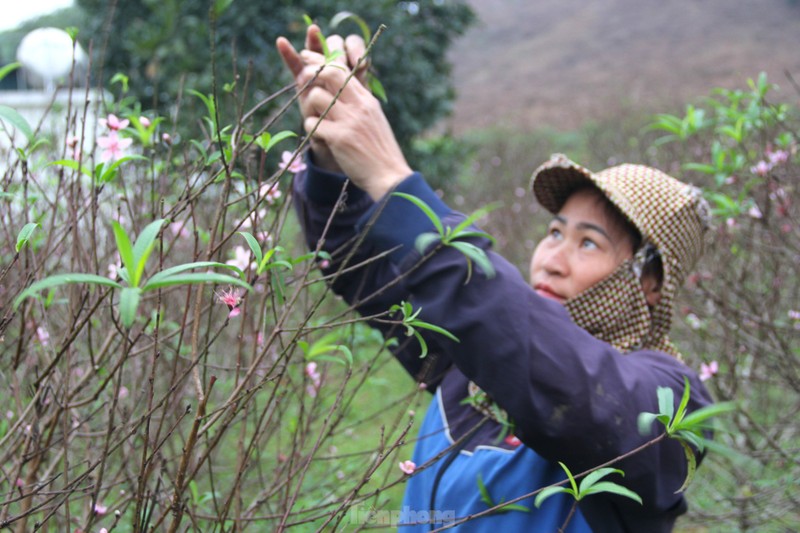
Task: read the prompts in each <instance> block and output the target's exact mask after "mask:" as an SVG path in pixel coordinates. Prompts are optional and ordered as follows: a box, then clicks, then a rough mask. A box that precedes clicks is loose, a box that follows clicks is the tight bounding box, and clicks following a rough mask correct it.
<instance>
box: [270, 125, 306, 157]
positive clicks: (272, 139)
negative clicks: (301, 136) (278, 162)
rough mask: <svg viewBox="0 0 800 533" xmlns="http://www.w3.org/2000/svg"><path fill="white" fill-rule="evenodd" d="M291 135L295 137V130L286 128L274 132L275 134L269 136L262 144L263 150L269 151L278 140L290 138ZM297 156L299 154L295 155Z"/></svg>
mask: <svg viewBox="0 0 800 533" xmlns="http://www.w3.org/2000/svg"><path fill="white" fill-rule="evenodd" d="M292 137H297V134H296V133H295V132H293V131H288V130H287V131H279V132H278V133H276V134H275V135H273V136H272V137H270V139H269V140H268V141H267V143H266V144H265V145H264V146H262V148H263V149H264V151H265V152H269V151H270V149H272V147H274V146H275V145H276V144H278V143H279V142H281V141H283V140H286V139H291V138H292ZM297 157H300V156H297Z"/></svg>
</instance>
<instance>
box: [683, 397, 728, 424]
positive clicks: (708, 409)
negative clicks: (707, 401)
mask: <svg viewBox="0 0 800 533" xmlns="http://www.w3.org/2000/svg"><path fill="white" fill-rule="evenodd" d="M735 410H736V403H735V402H723V403H714V404H711V405H707V406H705V407H701V408H700V409H697V410H696V411H692V412H691V413H689V414H688V415H686V416H685V417H684V418H683V421H682V422H681V424H680V429H686V428H690V427H695V426H697V425H699V424H700V423H702V422H705V421H706V420H708V419H709V418H711V417H714V416H719V415H721V414H724V413H728V412H731V411H735Z"/></svg>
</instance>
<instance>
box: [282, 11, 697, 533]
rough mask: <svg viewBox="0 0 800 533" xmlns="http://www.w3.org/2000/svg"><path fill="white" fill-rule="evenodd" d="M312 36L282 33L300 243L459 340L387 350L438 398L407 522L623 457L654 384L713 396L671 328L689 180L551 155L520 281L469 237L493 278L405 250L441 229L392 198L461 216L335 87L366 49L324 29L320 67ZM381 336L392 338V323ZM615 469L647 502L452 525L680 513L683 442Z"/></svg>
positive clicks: (691, 214) (363, 297) (376, 116)
mask: <svg viewBox="0 0 800 533" xmlns="http://www.w3.org/2000/svg"><path fill="white" fill-rule="evenodd" d="M318 35H319V30H318V28H316V27H314V26H312V27H311V28H310V29H309V32H308V36H307V43H306V44H307V49H306V50H304V51H303V52H301V53H300V54H297V53H296V52H295V51H294V49H293V48H292V47H291V45H289V43H288V41H286V40H285V39H279V41H278V43H277V44H278V49H279V51H280V53H281V55H282V57H283V58H284V61H285V63H286V64H287V66H288V68H289V69H290V70H291V72H292V73H293V75H294V76H295V78H296V81H297V83H298V87H304V86H305V84H306V83H308V82H311V85H310V88H309V89H308V90H306V91H303V92H302V94H301V95H300V106H301V110H302V112H303V115H304V117H305V127H306V129H307V130H308V131H310V132H311V131H313V132H314V133H313V137H312V151H311V155H310V158H309V169H308V171H307V172H305V173H303V174H300V175H298V177H297V178H296V180H295V188H294V191H295V196H294V199H295V202H296V205H297V209H298V213H299V216H300V219H301V222H302V224H303V228H304V231H305V235H306V239H307V242H308V245H309V246H310V247H311V248H312V249H316V248H317V246H318V245H320V244H321V245H322V247H323V248H324V249H325V250H327V251H329V252H330V253H331V254H332V256H333V261H331V263H330V265H328V266H327V268H326V273H328V274H334V277H333V280H334V281H333V283H332V285H333V289H334V290H335V291H336V292H337V293H339V294H341V295H342V296H344V297H345V299H346V300H347V301H348V302H350V303H352V304H354V305H355V306H356V307H357V309H358V310H359V312H361V313H362V314H364V315H367V316H372V315H377V314H379V313H384V312H386V311H387V310H388V309H389V308H390V307H391V306H392V305H394V304H398V303H400V302H402V301H409V302H411V303H412V304H413V306H414V308H415V309H420V310H421V311H420V314H419V318H420V319H421V320H424V321H426V322H429V323H432V324H435V325H437V326H440V327H442V328H444V329H446V330H448V331H449V332H450V333H452V334H453V335H454V336H455V337H457V338H458V340H459V342H455V341H453V340H451V339H449V338H446V337H445V336H441V335H436V334H433V335H426V340H427V343H428V345H429V347H430V353H429V355H428V356H427V357H425V358H420V357H419V354H420V347H419V346H418V345H417V344H416V342H412V341H410V340H406V341H405V342H404V343H401V344H400V345H399V347H398V348H397V349H396V351H395V355H396V357H397V358H398V360H399V361H400V362H401V363H402V364H403V365H404V366H405V368H406V369H407V370H408V371H409V372H410V373H411V374H412V375H413V376H414V377H415V378H416V379H417V380H418V381H419V382H420V383H424V384H426V386H427V387H428V388H429V390H432V391H434V393H435V399H434V401H433V402H432V403H431V407H430V409H429V411H428V413H427V414H426V417H425V420H424V422H423V425H422V428H421V431H420V437H419V440H418V443H417V446H416V449H415V452H414V462H415V463H416V464H417V465H420V468H419V469H418V470H417V471H416V472H415V474H414V475H413V476H411V477H410V479H409V481H408V485H407V489H406V497H405V501H404V507H403V509H402V510H401V513H400V516H401V523H402V525H403V527H401V529H402V530H403V531H406V530H413V529H414V528H418V529H420V530H428V529H430V528H431V527H433V526H436V525H444V524H446V523H448V522H452V521H453V520H454V519H459V518H462V517H467V516H472V515H475V514H477V513H480V512H481V511H485V510H486V509H488V508H489V507H491V506H492V505H493V504H498V503H501V502H508V501H510V500H513V499H515V498H518V497H520V496H523V495H526V494H530V493H532V492H534V491H536V490H537V489H539V488H541V487H544V486H548V485H550V484H553V483H556V482H558V481H562V480H563V479H564V473H563V471H562V470H561V468H560V467H559V465H558V462H563V463H565V464H566V465H567V466H568V467H569V468H570V470H571V471H572V472H573V473H579V472H583V471H585V470H587V469H590V468H594V467H596V466H598V465H600V464H604V463H606V462H608V461H611V460H613V459H615V458H618V457H621V456H625V455H626V454H628V453H629V452H631V451H632V450H635V449H636V448H638V447H639V446H642V445H643V444H645V443H646V442H647V441H650V440H652V439H653V438H654V437H655V436H656V430H655V429H654V430H653V433H652V434H649V435H640V433H639V431H638V430H637V425H636V422H637V417H638V414H639V413H641V412H645V411H647V412H657V411H658V406H657V397H656V389H657V388H658V387H670V388H672V389H674V391H675V396H676V397H677V398H679V397H680V396H681V393H682V392H683V388H684V378H687V379H688V380H689V382H690V386H691V392H692V395H691V399H690V403H689V410H690V411H691V410H694V409H697V408H699V407H702V406H704V405H707V404H708V403H709V402H710V399H709V396H708V394H707V392H706V390H705V389H704V388H703V386H702V384H701V382H700V380H699V379H698V377H697V375H696V373H695V372H693V371H692V370H691V369H689V368H688V367H686V366H685V365H683V364H682V363H681V361H680V356H679V354H678V353H677V351H676V349H675V348H674V347H673V346H672V344H671V343H670V342H669V340H668V337H667V334H668V331H669V325H670V316H671V311H672V302H673V300H674V295H675V292H676V290H677V289H678V287H680V285H681V283H682V281H683V278H684V277H685V275H686V273H687V272H688V270H689V269H690V268H691V267H692V265H693V264H694V262H695V261H696V259H697V258H698V257H699V255H700V254H701V252H702V243H703V234H704V232H705V229H706V209H705V204H704V202H703V201H702V198H701V197H700V196H699V194H697V192H696V191H695V189H693V188H691V187H688V186H686V185H684V184H682V183H681V182H679V181H677V180H675V179H673V178H671V177H669V176H667V175H665V174H663V173H661V172H659V171H657V170H655V169H652V168H649V167H644V166H641V165H622V166H619V167H613V168H611V169H606V170H605V171H602V172H599V173H597V174H594V173H592V172H589V171H588V170H586V169H585V168H583V167H581V166H579V165H577V164H575V163H573V162H571V161H569V160H568V159H567V158H565V157H564V156H556V157H554V158H553V159H552V160H551V161H549V162H548V163H546V164H544V165H543V166H542V167H540V168H539V169H537V171H536V172H535V173H534V176H533V191H534V194H535V195H536V197H537V199H538V200H539V202H540V203H541V204H542V205H543V206H544V207H546V208H547V209H548V210H550V211H551V212H552V213H553V214H554V219H553V221H552V222H551V224H550V227H549V230H548V234H547V236H545V238H544V239H543V240H542V241H541V242H540V244H539V245H538V247H537V248H536V251H535V252H534V254H533V257H532V260H531V279H530V283H527V282H525V280H523V278H522V277H521V276H520V275H519V272H518V271H517V269H516V268H515V267H514V266H512V265H510V264H509V263H508V262H506V261H505V260H504V259H503V258H502V257H500V256H499V255H497V254H495V253H493V252H492V251H491V250H490V248H489V242H488V240H486V239H482V238H477V237H473V238H471V239H470V242H471V243H473V244H475V245H477V246H480V247H481V248H483V249H484V250H485V251H486V253H487V254H488V257H489V259H490V261H491V263H492V266H493V271H494V272H493V275H491V276H489V275H486V274H485V273H481V272H476V271H474V269H473V268H472V266H471V265H470V264H468V261H467V259H466V258H465V256H464V255H462V254H461V253H460V252H459V251H458V250H456V249H455V248H453V247H449V246H440V247H435V245H431V246H428V247H427V248H426V249H425V250H423V251H422V252H420V251H419V250H417V249H416V248H415V242H416V241H417V239H418V237H419V236H420V235H422V234H424V233H427V232H431V231H433V230H434V228H433V224H432V222H431V221H430V219H429V218H428V217H427V216H426V215H425V214H424V213H423V212H422V211H421V210H420V209H419V208H418V207H417V206H416V205H414V203H412V202H410V201H408V200H407V199H406V198H404V197H402V196H400V195H393V194H391V193H392V192H401V193H406V194H409V195H412V196H415V197H417V198H419V199H421V200H423V201H424V202H426V203H427V204H428V205H429V206H430V207H431V208H432V209H433V211H434V212H435V213H436V214H437V215H438V216H439V217H440V219H441V220H442V222H443V224H444V225H445V226H450V227H455V226H456V225H457V224H458V223H459V222H460V221H461V220H463V216H462V215H460V214H459V213H456V212H455V211H453V210H451V209H450V208H449V207H448V206H447V205H445V204H444V203H443V202H442V201H441V200H440V199H439V198H438V197H437V196H436V194H435V193H434V192H433V191H432V190H431V189H430V187H429V186H428V185H427V183H426V182H425V180H424V179H423V177H422V176H421V175H419V174H418V173H415V172H413V171H412V170H411V169H410V167H409V166H408V164H407V162H406V161H405V158H404V157H403V155H402V152H401V151H400V149H399V147H398V146H397V143H396V141H395V139H394V136H393V134H392V131H391V128H390V127H389V125H388V122H387V121H386V119H385V117H384V115H383V113H382V111H381V109H380V104H379V103H378V102H377V101H376V100H375V99H374V98H373V97H372V95H371V94H370V93H369V91H367V90H366V89H365V88H364V86H363V85H362V84H361V83H359V82H357V81H355V80H351V81H350V82H349V83H347V84H345V82H346V81H347V76H348V74H349V70H348V69H347V68H346V67H347V66H358V62H357V60H358V58H359V57H360V56H361V55H362V54H363V50H364V47H363V42H361V41H359V40H358V39H353V38H348V41H347V43H346V44H345V42H344V41H342V40H341V39H339V38H338V37H335V36H334V37H329V38H328V46H329V47H331V48H334V49H335V48H343V49H345V50H346V54H344V55H343V56H342V59H341V65H340V66H339V67H338V68H324V69H322V71H321V72H319V67H320V65H321V64H322V63H324V58H323V57H322V56H321V55H320V54H319V53H318V52H316V51H318V50H320V45H319V42H318ZM315 50H316V51H315ZM343 86H344V89H342V91H341V94H340V95H339V97H338V99H336V101H335V103H334V100H335V98H336V97H335V96H334V95H336V94H337V92H338V91H339V89H340V88H342V87H343ZM332 104H333V105H332ZM323 115H324V118H323V120H322V121H321V122H320V121H319V119H320V117H322V116H323ZM359 264H362V265H363V266H362V267H360V268H349V269H347V270H345V269H344V268H343V267H352V266H353V265H359ZM372 325H373V326H374V327H376V328H379V329H380V330H381V331H382V332H383V334H384V335H386V336H398V337H401V335H400V333H401V331H403V330H402V328H397V327H392V326H391V325H389V324H387V323H386V322H379V321H374V322H373V323H372ZM412 340H413V339H412ZM614 466H615V467H616V468H620V469H621V470H623V471H624V472H625V477H624V478H622V477H619V476H617V477H616V478H614V479H611V481H614V482H616V483H619V484H621V485H624V486H625V487H627V488H629V489H630V490H633V491H634V492H636V493H637V494H638V495H639V496H640V497H641V499H642V504H641V505H640V504H639V503H637V502H635V501H633V500H631V499H627V498H624V497H620V496H614V495H611V494H608V493H601V494H598V495H594V496H590V497H588V498H585V499H584V500H582V501H581V503H580V505H579V506H578V509H577V512H573V511H574V509H573V504H574V502H573V500H572V499H571V498H569V497H567V496H565V495H563V494H562V495H556V496H553V497H551V498H549V499H548V500H546V501H545V503H544V504H543V505H542V506H541V508H536V507H534V506H533V504H532V501H531V498H529V499H524V500H521V501H520V502H519V503H520V505H522V506H523V507H522V508H520V507H514V508H513V509H512V510H505V511H503V512H498V513H493V514H489V515H487V516H481V517H479V518H477V519H475V520H471V521H468V522H465V523H464V524H463V525H462V526H461V528H462V530H465V531H470V530H474V531H484V530H489V529H494V528H502V530H504V531H555V530H558V529H559V528H560V527H562V525H563V524H564V523H565V522H567V521H568V526H567V529H566V531H572V532H578V531H648V532H649V531H669V530H671V529H672V525H673V523H674V520H675V518H676V517H677V516H678V515H680V514H681V513H683V512H685V510H686V502H685V500H684V498H683V496H682V495H681V494H676V491H677V490H678V489H679V488H680V486H681V484H682V482H683V480H684V478H685V476H686V469H687V466H686V459H685V457H684V452H683V449H682V448H681V446H680V445H679V444H678V443H677V442H674V441H667V440H664V441H661V442H659V443H658V444H656V445H653V446H650V447H647V448H645V449H644V450H642V451H640V452H638V453H634V454H631V455H628V456H626V457H624V458H623V459H621V460H619V461H617V462H616V463H615V464H614Z"/></svg>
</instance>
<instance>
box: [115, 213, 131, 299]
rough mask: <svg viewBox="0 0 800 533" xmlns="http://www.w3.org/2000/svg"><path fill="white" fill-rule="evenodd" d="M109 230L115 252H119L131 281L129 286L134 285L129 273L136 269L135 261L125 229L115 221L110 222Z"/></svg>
mask: <svg viewBox="0 0 800 533" xmlns="http://www.w3.org/2000/svg"><path fill="white" fill-rule="evenodd" d="M111 228H112V229H113V231H114V239H115V240H116V242H117V252H119V257H120V259H122V264H123V266H125V269H126V270H127V271H128V277H129V280H130V281H131V285H135V284H134V283H132V282H133V277H132V275H131V273H132V272H133V271H134V270H135V269H136V261H135V259H134V254H133V246H132V245H131V239H130V237H128V233H127V232H126V231H125V228H123V227H122V225H120V223H119V222H117V221H116V220H114V221H112V222H111Z"/></svg>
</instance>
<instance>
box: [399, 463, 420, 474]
mask: <svg viewBox="0 0 800 533" xmlns="http://www.w3.org/2000/svg"><path fill="white" fill-rule="evenodd" d="M398 466H399V467H400V470H401V471H402V472H403V473H404V474H406V475H407V476H410V475H411V474H413V473H414V472H415V471H416V470H417V465H416V464H415V463H414V461H402V462H400V463H398Z"/></svg>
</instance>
